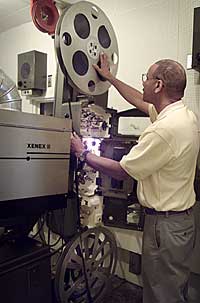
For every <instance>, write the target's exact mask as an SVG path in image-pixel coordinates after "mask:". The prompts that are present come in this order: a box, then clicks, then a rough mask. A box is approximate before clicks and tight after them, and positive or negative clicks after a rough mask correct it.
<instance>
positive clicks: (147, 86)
mask: <svg viewBox="0 0 200 303" xmlns="http://www.w3.org/2000/svg"><path fill="white" fill-rule="evenodd" d="M157 67H158V66H157V65H156V64H153V65H152V66H151V67H150V68H149V70H148V72H147V74H146V80H145V81H143V82H142V84H143V100H144V101H145V102H149V103H153V101H154V100H155V97H156V96H155V89H156V82H157V79H156V78H155V77H154V76H153V74H154V72H155V70H156V69H157Z"/></svg>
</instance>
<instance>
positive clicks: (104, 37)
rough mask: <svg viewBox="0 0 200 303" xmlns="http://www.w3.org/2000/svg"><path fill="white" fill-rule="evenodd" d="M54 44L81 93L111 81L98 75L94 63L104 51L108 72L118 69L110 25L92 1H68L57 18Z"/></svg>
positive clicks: (99, 89)
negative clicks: (69, 2) (70, 2)
mask: <svg viewBox="0 0 200 303" xmlns="http://www.w3.org/2000/svg"><path fill="white" fill-rule="evenodd" d="M55 48H56V54H57V57H58V61H59V64H60V66H61V69H62V71H63V72H64V74H65V75H66V76H68V77H69V79H70V80H71V82H72V84H73V85H74V86H75V87H77V88H78V90H79V91H81V92H82V93H84V94H87V95H101V94H103V93H105V92H106V91H107V90H108V88H109V87H110V83H109V82H108V81H105V80H104V79H102V78H101V77H99V76H98V74H97V72H96V71H95V69H94V68H93V66H92V65H93V64H100V63H99V55H100V53H102V52H103V53H106V54H107V56H108V60H109V63H110V70H111V73H112V74H113V75H114V76H116V73H117V69H118V45H117V39H116V36H115V33H114V30H113V27H112V25H111V23H110V21H109V20H108V18H107V17H106V15H105V14H104V12H103V11H102V10H101V9H100V8H99V7H98V6H96V5H95V4H93V3H91V2H87V1H81V2H78V3H75V4H73V5H69V6H68V7H67V8H66V9H65V10H64V11H63V13H62V15H61V16H60V18H59V21H58V24H57V28H56V33H55Z"/></svg>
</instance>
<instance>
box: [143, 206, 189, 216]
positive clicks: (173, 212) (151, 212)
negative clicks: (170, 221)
mask: <svg viewBox="0 0 200 303" xmlns="http://www.w3.org/2000/svg"><path fill="white" fill-rule="evenodd" d="M191 210H192V207H190V208H188V209H185V210H179V211H178V210H167V211H158V210H155V209H153V208H148V207H144V213H145V214H147V215H164V216H169V215H178V214H184V213H186V214H189V213H190V211H191Z"/></svg>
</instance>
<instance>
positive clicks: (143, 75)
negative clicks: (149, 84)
mask: <svg viewBox="0 0 200 303" xmlns="http://www.w3.org/2000/svg"><path fill="white" fill-rule="evenodd" d="M147 80H148V75H147V74H142V82H145V81H147Z"/></svg>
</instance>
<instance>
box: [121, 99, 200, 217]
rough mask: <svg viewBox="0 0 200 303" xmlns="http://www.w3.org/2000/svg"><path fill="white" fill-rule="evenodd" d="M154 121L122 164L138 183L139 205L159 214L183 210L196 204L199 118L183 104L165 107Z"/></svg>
mask: <svg viewBox="0 0 200 303" xmlns="http://www.w3.org/2000/svg"><path fill="white" fill-rule="evenodd" d="M149 114H150V118H151V121H152V122H153V121H154V120H155V119H156V120H155V121H154V122H153V123H152V124H151V125H150V126H149V127H147V128H146V129H145V131H144V132H143V134H142V135H141V136H140V138H139V142H138V144H137V145H136V146H134V147H133V148H132V149H131V151H130V152H129V153H128V154H127V155H125V156H123V158H122V160H121V161H120V165H121V166H122V168H123V169H124V170H125V171H126V172H127V173H128V174H129V175H130V176H131V177H133V178H134V179H136V180H138V189H137V191H138V199H139V201H140V203H141V204H142V205H143V206H145V207H149V208H154V209H156V210H158V211H167V210H174V211H175V210H176V211H180V210H184V209H188V208H190V207H191V206H193V205H194V203H195V192H194V187H193V182H194V177H195V169H196V160H197V156H198V152H199V135H198V123H197V118H196V116H195V115H194V113H193V112H192V111H190V110H189V109H188V108H187V107H186V106H185V105H184V104H183V102H182V101H178V102H175V103H173V104H170V105H168V106H167V107H165V108H164V109H163V110H162V111H161V112H160V113H159V114H158V115H157V117H156V111H155V108H154V107H152V105H150V107H149Z"/></svg>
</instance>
